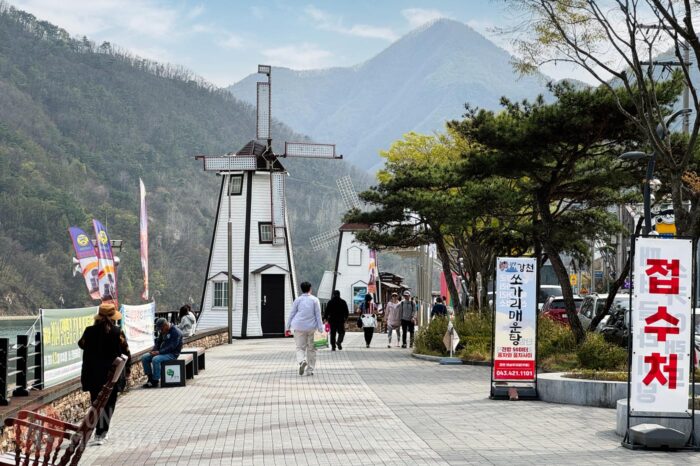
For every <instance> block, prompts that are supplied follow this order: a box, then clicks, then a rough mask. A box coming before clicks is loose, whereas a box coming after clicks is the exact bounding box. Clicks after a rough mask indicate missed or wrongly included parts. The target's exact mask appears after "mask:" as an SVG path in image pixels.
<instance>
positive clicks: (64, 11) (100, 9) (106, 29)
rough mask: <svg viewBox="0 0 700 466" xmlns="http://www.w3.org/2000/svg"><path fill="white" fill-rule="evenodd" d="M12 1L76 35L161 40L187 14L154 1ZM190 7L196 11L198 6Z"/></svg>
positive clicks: (172, 33)
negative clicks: (118, 35) (105, 35)
mask: <svg viewBox="0 0 700 466" xmlns="http://www.w3.org/2000/svg"><path fill="white" fill-rule="evenodd" d="M12 3H13V5H14V6H15V7H17V8H19V9H22V10H25V11H28V12H30V13H32V14H34V15H35V16H37V17H39V18H40V19H43V20H47V21H49V22H51V23H54V24H57V25H59V26H60V27H62V28H64V29H66V30H67V31H68V32H70V33H71V34H77V35H96V34H114V33H121V34H124V35H127V36H128V35H132V36H134V35H137V36H142V37H148V38H151V39H162V38H167V37H170V36H172V35H174V34H176V33H177V31H178V29H179V28H178V26H179V22H180V21H181V19H182V18H183V17H186V16H187V12H186V11H184V10H179V9H175V8H171V7H168V6H164V5H163V4H162V3H161V2H156V1H153V0H149V1H139V0H102V1H94V0H62V1H60V2H57V1H55V0H13V1H12ZM193 10H194V11H195V12H196V10H197V8H194V9H193ZM190 13H191V11H190Z"/></svg>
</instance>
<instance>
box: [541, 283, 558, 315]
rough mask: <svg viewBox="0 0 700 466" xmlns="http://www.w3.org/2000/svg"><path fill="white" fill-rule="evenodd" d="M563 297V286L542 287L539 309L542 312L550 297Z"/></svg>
mask: <svg viewBox="0 0 700 466" xmlns="http://www.w3.org/2000/svg"><path fill="white" fill-rule="evenodd" d="M561 295H562V292H561V286H559V285H540V291H539V293H537V309H540V310H541V309H542V306H544V303H545V302H546V301H547V300H548V299H549V298H550V297H552V296H561Z"/></svg>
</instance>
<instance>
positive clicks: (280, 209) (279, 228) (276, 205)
mask: <svg viewBox="0 0 700 466" xmlns="http://www.w3.org/2000/svg"><path fill="white" fill-rule="evenodd" d="M286 176H287V174H286V173H285V172H272V173H271V174H270V190H271V192H270V194H271V195H270V199H271V201H272V229H273V232H274V240H273V242H274V244H284V242H285V238H286V235H285V233H286V223H285V210H286V208H287V206H286V200H285V177H286Z"/></svg>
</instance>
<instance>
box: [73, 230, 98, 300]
mask: <svg viewBox="0 0 700 466" xmlns="http://www.w3.org/2000/svg"><path fill="white" fill-rule="evenodd" d="M68 232H69V233H70V238H71V240H72V241H73V249H74V250H75V258H76V259H78V262H79V263H80V272H81V273H82V274H83V278H84V279H85V285H86V286H87V289H88V293H90V297H91V298H92V299H100V289H99V288H100V287H99V283H98V280H97V273H98V264H97V256H96V255H95V247H94V246H93V245H92V241H90V238H89V237H88V235H87V234H86V233H85V232H84V231H83V230H82V229H80V228H78V227H70V228H69V229H68Z"/></svg>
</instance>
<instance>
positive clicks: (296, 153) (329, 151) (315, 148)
mask: <svg viewBox="0 0 700 466" xmlns="http://www.w3.org/2000/svg"><path fill="white" fill-rule="evenodd" d="M283 156H284V157H305V158H307V159H342V158H343V156H342V155H336V154H335V144H314V143H310V142H285V143H284V154H283Z"/></svg>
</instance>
